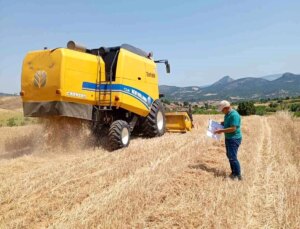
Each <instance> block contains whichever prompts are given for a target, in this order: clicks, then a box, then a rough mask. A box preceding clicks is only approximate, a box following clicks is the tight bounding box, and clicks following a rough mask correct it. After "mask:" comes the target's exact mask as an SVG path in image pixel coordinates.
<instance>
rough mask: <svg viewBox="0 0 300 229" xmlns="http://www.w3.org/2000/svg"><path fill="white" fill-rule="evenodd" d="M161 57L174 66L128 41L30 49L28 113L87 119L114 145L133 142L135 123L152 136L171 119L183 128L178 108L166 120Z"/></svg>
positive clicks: (25, 88)
mask: <svg viewBox="0 0 300 229" xmlns="http://www.w3.org/2000/svg"><path fill="white" fill-rule="evenodd" d="M156 63H164V64H165V65H166V69H167V73H169V72H170V66H169V63H168V61H167V60H157V61H154V60H152V58H151V55H150V54H148V53H146V52H144V51H143V50H141V49H138V48H135V47H133V46H131V45H127V44H123V45H121V46H117V47H109V48H106V47H101V48H96V49H87V48H85V47H84V46H81V45H78V44H76V43H75V42H73V41H70V42H68V45H67V48H56V49H52V50H48V49H45V50H40V51H33V52H29V53H28V54H27V55H26V57H25V59H24V61H23V67H22V81H21V93H20V95H21V96H22V100H23V110H24V116H27V117H53V116H62V117H71V118H77V119H82V120H88V121H90V122H91V124H92V125H91V126H92V129H93V132H94V133H101V132H104V131H105V130H108V138H109V143H110V145H111V148H112V149H118V148H122V147H126V146H128V144H129V141H130V135H131V133H132V132H133V130H134V129H137V130H140V131H141V133H142V134H143V135H144V136H147V137H156V136H162V135H163V134H164V133H165V131H166V124H167V125H168V126H173V127H172V128H167V130H170V131H175V129H176V126H175V125H174V122H175V121H174V120H175V119H176V120H178V122H180V123H179V124H178V125H177V127H178V128H180V129H179V130H178V131H180V132H184V131H183V123H182V121H181V120H180V119H178V117H179V115H178V114H174V117H173V118H172V114H171V113H168V114H167V116H168V118H167V122H169V121H168V120H171V122H172V124H170V125H169V124H168V123H166V115H165V111H164V107H163V105H162V103H161V101H160V99H159V88H158V74H157V70H156ZM185 125H187V124H186V122H185ZM136 126H138V127H139V128H135V127H136ZM187 130H190V128H189V127H187V126H186V128H185V131H187Z"/></svg>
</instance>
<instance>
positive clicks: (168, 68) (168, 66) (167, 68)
mask: <svg viewBox="0 0 300 229" xmlns="http://www.w3.org/2000/svg"><path fill="white" fill-rule="evenodd" d="M166 71H167V73H170V72H171V67H170V64H169V63H168V62H166Z"/></svg>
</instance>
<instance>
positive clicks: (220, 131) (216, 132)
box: [214, 129, 223, 134]
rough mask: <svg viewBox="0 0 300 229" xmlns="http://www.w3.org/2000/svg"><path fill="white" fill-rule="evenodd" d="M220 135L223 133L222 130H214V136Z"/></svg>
mask: <svg viewBox="0 0 300 229" xmlns="http://www.w3.org/2000/svg"><path fill="white" fill-rule="evenodd" d="M221 133H223V130H222V129H219V130H216V131H215V132H214V134H221Z"/></svg>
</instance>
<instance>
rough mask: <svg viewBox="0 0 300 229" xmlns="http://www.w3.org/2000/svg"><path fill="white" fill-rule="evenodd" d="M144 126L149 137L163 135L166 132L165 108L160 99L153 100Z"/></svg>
mask: <svg viewBox="0 0 300 229" xmlns="http://www.w3.org/2000/svg"><path fill="white" fill-rule="evenodd" d="M143 126H144V134H145V135H146V136H148V137H156V136H162V135H163V134H164V133H165V130H166V117H165V110H164V107H163V105H162V103H161V102H160V100H156V101H154V102H153V104H152V106H151V110H150V113H149V114H148V116H147V117H146V120H145V122H144V124H143Z"/></svg>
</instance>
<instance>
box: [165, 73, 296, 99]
mask: <svg viewBox="0 0 300 229" xmlns="http://www.w3.org/2000/svg"><path fill="white" fill-rule="evenodd" d="M273 77H274V76H273ZM160 92H161V93H162V94H164V95H165V97H166V98H168V99H171V100H178V101H199V100H200V101H201V100H220V99H229V100H243V99H244V100H249V99H260V98H276V97H286V96H299V95H300V75H296V74H293V73H284V74H282V76H281V77H279V78H276V79H275V80H272V81H270V80H267V79H264V78H254V77H246V78H241V79H237V80H234V79H232V78H230V77H229V76H225V77H223V78H221V79H220V80H219V81H217V82H215V83H214V84H212V85H210V86H208V87H204V88H203V87H173V86H166V85H164V86H160Z"/></svg>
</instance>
